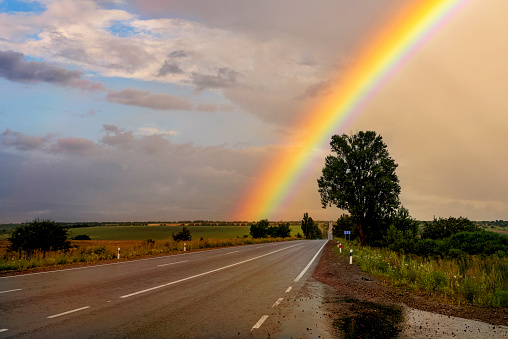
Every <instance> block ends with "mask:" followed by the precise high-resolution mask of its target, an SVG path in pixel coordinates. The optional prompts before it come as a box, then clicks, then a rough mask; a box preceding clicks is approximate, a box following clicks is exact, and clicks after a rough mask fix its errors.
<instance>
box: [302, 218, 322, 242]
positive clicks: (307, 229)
mask: <svg viewBox="0 0 508 339" xmlns="http://www.w3.org/2000/svg"><path fill="white" fill-rule="evenodd" d="M302 231H303V235H304V236H305V239H314V238H321V230H320V229H319V226H318V225H317V224H316V223H315V222H314V220H312V217H309V213H307V212H305V213H304V214H303V219H302Z"/></svg>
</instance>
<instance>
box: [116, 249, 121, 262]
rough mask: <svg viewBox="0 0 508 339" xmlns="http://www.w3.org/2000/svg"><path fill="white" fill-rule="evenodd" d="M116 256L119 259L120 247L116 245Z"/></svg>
mask: <svg viewBox="0 0 508 339" xmlns="http://www.w3.org/2000/svg"><path fill="white" fill-rule="evenodd" d="M116 258H117V259H118V260H120V247H118V252H116Z"/></svg>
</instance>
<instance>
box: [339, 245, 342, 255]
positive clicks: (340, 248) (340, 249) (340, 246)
mask: <svg viewBox="0 0 508 339" xmlns="http://www.w3.org/2000/svg"><path fill="white" fill-rule="evenodd" d="M339 252H340V253H342V243H339Z"/></svg>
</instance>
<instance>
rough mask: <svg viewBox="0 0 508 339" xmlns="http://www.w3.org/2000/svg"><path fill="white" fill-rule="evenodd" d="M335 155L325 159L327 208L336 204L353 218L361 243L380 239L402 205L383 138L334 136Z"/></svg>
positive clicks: (322, 182)
mask: <svg viewBox="0 0 508 339" xmlns="http://www.w3.org/2000/svg"><path fill="white" fill-rule="evenodd" d="M330 146H331V150H332V152H333V153H335V155H328V156H327V157H326V159H325V166H324V167H323V171H322V172H323V174H322V176H321V177H320V178H319V179H318V186H319V193H320V195H321V203H322V205H323V208H326V207H327V206H332V205H336V206H337V207H338V208H340V209H343V210H346V211H348V212H349V214H350V215H351V221H352V222H353V224H354V225H355V227H356V231H357V234H358V239H359V241H360V243H361V244H363V243H365V242H372V241H375V240H380V239H382V237H383V234H384V233H386V230H387V229H388V227H389V225H390V222H391V218H392V217H393V215H394V213H395V211H396V210H397V208H398V207H399V205H400V201H399V194H400V185H399V179H398V177H397V174H396V173H395V169H396V168H397V164H396V163H395V161H394V160H393V159H392V158H391V157H390V154H389V153H388V150H387V146H386V144H385V143H384V142H383V139H382V137H381V136H380V135H377V134H376V132H373V131H366V132H363V131H360V132H358V133H357V134H353V135H351V136H349V135H346V134H342V135H340V136H339V135H334V136H332V140H331V142H330Z"/></svg>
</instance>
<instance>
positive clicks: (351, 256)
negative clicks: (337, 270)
mask: <svg viewBox="0 0 508 339" xmlns="http://www.w3.org/2000/svg"><path fill="white" fill-rule="evenodd" d="M352 264H353V249H350V250H349V265H352Z"/></svg>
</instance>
